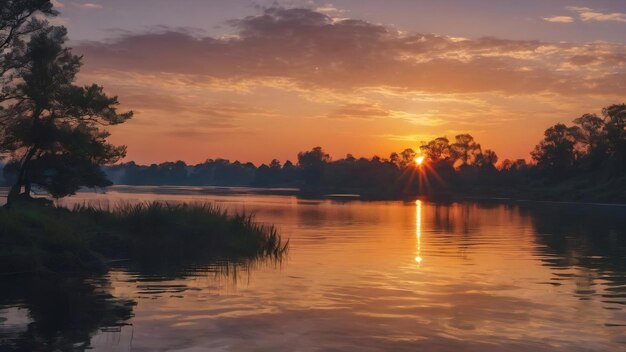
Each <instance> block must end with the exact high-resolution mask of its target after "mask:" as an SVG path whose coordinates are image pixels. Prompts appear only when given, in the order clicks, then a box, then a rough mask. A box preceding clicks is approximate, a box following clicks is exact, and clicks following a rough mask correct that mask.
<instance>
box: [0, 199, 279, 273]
mask: <svg viewBox="0 0 626 352" xmlns="http://www.w3.org/2000/svg"><path fill="white" fill-rule="evenodd" d="M0 244H1V245H0V272H4V273H10V272H22V271H27V272H32V271H42V270H43V271H47V270H51V271H61V272H67V271H84V270H88V271H93V270H103V269H105V267H104V265H103V263H104V261H105V260H106V259H118V258H132V259H137V260H140V261H141V260H158V261H164V260H176V261H182V260H184V259H190V258H204V259H205V260H206V259H207V258H213V259H215V258H223V259H241V260H254V259H255V258H261V257H273V258H279V257H280V256H281V255H282V254H284V253H285V252H286V250H287V247H288V243H284V242H283V241H282V239H281V237H280V235H279V234H278V232H277V230H276V228H274V227H273V226H269V225H262V224H258V223H256V222H255V221H254V219H253V217H252V216H250V215H245V214H235V215H232V216H231V215H229V214H228V213H227V212H226V211H223V210H221V209H219V208H218V207H215V206H213V205H210V204H167V203H141V204H136V205H122V206H119V207H116V208H114V209H104V208H96V207H91V206H77V207H75V208H74V209H72V210H69V209H65V208H57V207H40V206H29V205H23V206H17V205H16V206H14V207H12V208H11V209H6V208H2V209H0Z"/></svg>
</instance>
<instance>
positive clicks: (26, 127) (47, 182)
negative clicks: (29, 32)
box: [0, 27, 132, 200]
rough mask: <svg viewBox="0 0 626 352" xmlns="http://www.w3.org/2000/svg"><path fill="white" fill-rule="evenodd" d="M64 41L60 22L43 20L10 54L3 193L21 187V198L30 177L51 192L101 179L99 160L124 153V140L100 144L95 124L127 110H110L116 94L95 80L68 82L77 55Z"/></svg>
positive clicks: (115, 119)
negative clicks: (9, 169)
mask: <svg viewBox="0 0 626 352" xmlns="http://www.w3.org/2000/svg"><path fill="white" fill-rule="evenodd" d="M65 40H66V30H65V28H62V27H46V28H44V29H41V30H39V31H38V32H37V33H36V34H34V35H33V36H32V38H31V39H30V41H29V42H28V45H26V46H24V47H22V48H20V49H19V50H16V52H14V53H13V55H15V57H16V58H17V59H18V60H19V61H20V62H22V64H23V65H22V67H21V68H20V69H19V70H18V71H17V78H18V79H19V83H17V84H15V86H13V87H12V88H11V89H10V95H11V96H12V97H13V99H11V100H10V104H9V105H8V106H7V107H6V109H5V110H4V113H5V114H6V115H7V116H10V118H9V119H8V120H7V125H6V129H5V134H4V135H3V136H2V139H1V140H0V150H1V151H3V152H9V153H11V155H12V159H13V162H14V163H19V168H18V170H19V171H18V173H17V177H16V182H15V184H14V185H13V187H12V188H11V191H10V194H9V200H12V199H15V198H16V197H17V196H18V195H19V194H20V192H21V191H22V187H23V188H24V195H25V196H26V197H28V196H29V195H30V190H31V185H32V184H37V185H39V186H41V187H42V188H44V189H46V190H47V191H48V192H49V193H50V194H51V195H53V196H54V197H64V196H67V195H71V194H74V193H75V192H76V190H78V189H79V188H80V187H81V186H87V187H104V186H108V185H110V184H111V183H110V181H109V180H108V179H107V178H106V176H105V174H104V173H103V172H102V170H101V169H100V165H102V164H109V163H114V162H116V161H117V160H119V159H120V158H121V157H123V156H124V155H125V152H126V147H124V146H119V147H116V146H113V145H111V144H109V143H107V141H106V139H107V137H108V136H109V133H108V132H106V131H104V130H102V129H100V128H99V126H101V125H115V124H119V123H122V122H124V121H126V120H128V119H129V118H130V117H131V116H132V112H125V113H118V112H117V111H116V105H118V101H117V97H108V96H107V95H106V94H105V93H104V92H103V88H102V87H100V86H97V85H91V86H77V85H75V84H74V80H75V78H76V74H77V73H78V70H79V69H80V66H81V60H80V57H78V56H75V55H72V53H71V51H70V49H68V48H65V47H64V43H65Z"/></svg>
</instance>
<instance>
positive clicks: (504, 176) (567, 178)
mask: <svg viewBox="0 0 626 352" xmlns="http://www.w3.org/2000/svg"><path fill="white" fill-rule="evenodd" d="M625 126H626V105H624V104H620V105H612V106H609V107H607V108H604V109H603V110H602V115H601V116H598V115H595V114H585V115H583V116H581V117H580V118H577V119H575V120H574V121H573V125H571V126H567V125H565V124H561V123H559V124H556V125H554V126H552V127H550V128H548V129H547V130H546V131H545V134H544V138H543V140H541V141H540V142H539V143H538V144H537V146H536V147H535V149H534V150H533V151H532V152H531V156H532V161H531V162H529V163H527V162H526V160H524V159H519V160H508V159H506V160H499V158H498V156H497V154H496V153H495V152H494V151H492V150H490V149H484V148H483V147H482V146H481V144H480V143H478V141H476V140H475V139H474V138H473V137H472V136H471V135H469V134H461V135H457V136H456V137H455V138H454V139H453V140H449V139H448V138H446V137H440V138H436V139H434V140H432V141H429V142H427V143H423V144H422V146H421V147H420V148H419V150H417V151H416V150H413V149H405V150H403V151H402V152H399V153H392V154H391V155H389V156H388V157H386V158H384V157H378V156H374V157H372V158H356V157H354V156H352V155H350V154H348V155H346V156H345V157H344V158H341V159H336V160H333V159H332V158H331V156H330V155H329V154H327V153H326V152H325V151H324V150H323V149H322V148H321V147H315V148H313V149H311V150H309V151H304V152H300V153H298V155H297V160H296V162H295V163H293V162H291V161H285V163H284V164H281V162H280V161H278V160H273V161H272V162H270V163H269V164H262V165H260V166H256V165H254V164H252V163H250V162H247V163H242V162H239V161H234V162H231V161H229V160H225V159H215V160H213V159H209V160H207V161H205V162H203V163H200V164H196V165H187V164H186V163H185V162H183V161H177V162H166V163H161V164H152V165H149V166H148V165H138V164H136V163H134V162H129V163H123V164H118V165H114V166H108V167H105V168H104V171H105V172H106V174H107V176H108V178H109V179H111V180H112V181H113V182H114V183H115V184H124V185H195V186H206V185H213V186H248V187H294V188H298V189H300V194H301V195H303V196H320V195H324V194H330V193H350V194H359V195H360V196H361V197H362V198H364V199H398V198H411V197H415V196H419V195H426V196H430V197H455V196H472V197H514V198H528V199H558V200H593V201H599V200H602V201H624V200H626V132H625ZM12 170H13V168H12V166H11V164H9V165H8V166H7V167H6V168H5V173H4V174H5V178H7V179H9V180H10V179H11V177H12V176H11V175H12Z"/></svg>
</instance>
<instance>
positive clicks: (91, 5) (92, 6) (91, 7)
mask: <svg viewBox="0 0 626 352" xmlns="http://www.w3.org/2000/svg"><path fill="white" fill-rule="evenodd" d="M73 5H74V6H76V7H78V8H81V9H87V10H99V9H101V8H102V5H100V4H95V3H93V2H84V3H78V2H75V3H73Z"/></svg>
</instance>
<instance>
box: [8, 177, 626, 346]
mask: <svg viewBox="0 0 626 352" xmlns="http://www.w3.org/2000/svg"><path fill="white" fill-rule="evenodd" d="M155 191H156V192H155ZM210 193H213V192H211V191H207V190H206V189H203V188H166V189H161V190H159V189H156V190H155V189H154V188H141V187H139V188H138V187H133V188H113V189H112V190H111V191H110V192H108V194H106V195H104V194H94V193H81V194H79V195H78V196H76V197H73V198H70V199H68V200H64V201H63V202H64V204H66V205H71V203H74V202H85V201H88V202H93V203H96V204H100V205H103V206H105V205H114V204H115V203H117V202H138V201H146V200H165V201H172V202H175V201H185V202H188V201H211V202H216V203H218V204H220V205H221V206H223V207H226V208H228V209H230V210H232V211H244V210H245V211H247V212H254V213H255V214H256V217H257V220H259V221H263V222H268V223H273V224H275V225H276V226H277V227H278V228H279V229H280V231H281V233H282V234H283V236H285V237H286V238H288V239H289V240H290V251H289V253H288V256H287V257H286V258H285V259H283V260H282V261H280V262H274V261H269V262H255V263H226V262H217V263H215V262H212V263H209V264H207V263H202V264H198V265H193V263H192V264H191V265H181V266H177V267H171V268H162V267H161V268H159V267H157V268H152V267H138V266H136V265H134V264H133V263H119V264H117V265H115V267H114V269H113V270H112V271H111V272H110V273H109V274H107V275H106V276H104V277H98V278H89V279H87V280H74V281H78V282H72V280H60V281H58V280H57V281H56V282H54V283H51V282H43V283H42V282H33V281H32V280H30V281H28V280H27V282H24V280H22V281H20V280H19V279H15V278H13V279H11V280H12V281H11V280H8V279H3V280H4V281H3V282H4V283H3V284H2V285H3V286H2V287H3V290H2V291H3V292H0V339H2V340H1V341H3V344H4V346H6V347H2V348H0V351H4V350H7V351H11V350H14V349H18V348H19V347H20V346H21V347H22V348H23V350H29V347H32V346H41V345H49V346H50V345H55V346H57V347H58V346H61V348H67V349H78V350H80V349H84V348H87V347H91V348H93V349H94V350H96V351H130V350H132V351H204V350H215V351H248V350H252V351H281V350H283V351H296V350H297V351H343V350H356V351H379V350H393V351H416V350H424V351H618V350H626V311H625V310H624V308H625V307H626V306H625V304H626V277H625V273H626V208H624V207H612V206H591V205H567V204H548V203H516V204H502V203H491V204H485V203H482V204H477V203H452V204H433V203H428V202H419V201H418V202H409V203H406V202H358V201H349V202H337V201H330V200H322V201H318V200H302V199H297V198H296V197H293V196H273V195H258V194H247V193H245V192H237V193H236V194H229V193H224V194H217V195H216V194H210ZM8 287H10V288H11V289H5V288H8ZM79 326H80V327H79ZM33 341H36V342H33ZM33 343H34V345H33ZM29 344H30V345H29ZM24 346H26V347H24ZM63 346H65V347H63Z"/></svg>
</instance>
